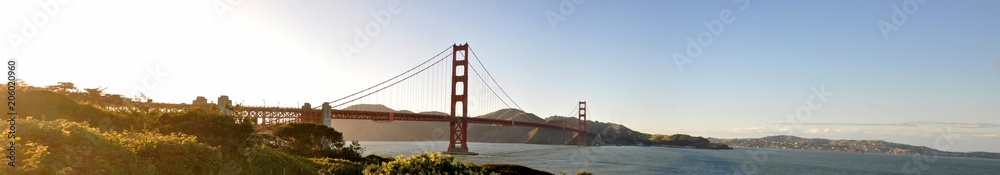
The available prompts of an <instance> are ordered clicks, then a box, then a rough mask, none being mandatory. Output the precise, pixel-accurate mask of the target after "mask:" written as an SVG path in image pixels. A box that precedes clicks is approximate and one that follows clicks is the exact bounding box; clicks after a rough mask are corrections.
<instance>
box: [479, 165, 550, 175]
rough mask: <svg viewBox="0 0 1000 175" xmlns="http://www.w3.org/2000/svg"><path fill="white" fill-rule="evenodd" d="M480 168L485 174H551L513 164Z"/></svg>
mask: <svg viewBox="0 0 1000 175" xmlns="http://www.w3.org/2000/svg"><path fill="white" fill-rule="evenodd" d="M481 166H482V167H483V169H485V170H486V171H487V172H491V173H498V174H519V175H552V173H549V172H545V171H540V170H536V169H534V168H530V167H526V166H521V165H514V164H483V165H481Z"/></svg>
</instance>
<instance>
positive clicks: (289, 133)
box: [262, 123, 364, 161]
mask: <svg viewBox="0 0 1000 175" xmlns="http://www.w3.org/2000/svg"><path fill="white" fill-rule="evenodd" d="M262 138H264V139H265V143H267V144H268V145H270V146H271V147H275V148H280V149H281V150H282V151H285V152H287V153H291V154H294V155H299V156H304V157H329V158H341V159H347V160H352V161H358V160H361V152H363V151H364V148H362V147H361V145H360V144H358V142H357V141H354V142H352V143H351V144H350V145H344V137H343V134H342V133H340V132H337V130H335V129H333V128H330V127H327V126H325V125H320V124H313V123H289V124H284V125H281V126H278V127H277V128H275V129H274V132H273V133H271V134H270V135H264V136H262Z"/></svg>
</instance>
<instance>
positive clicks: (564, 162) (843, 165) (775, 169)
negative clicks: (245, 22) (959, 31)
mask: <svg viewBox="0 0 1000 175" xmlns="http://www.w3.org/2000/svg"><path fill="white" fill-rule="evenodd" d="M447 143H448V142H447V141H424V142H374V141H369V142H361V145H362V146H364V147H366V149H365V154H376V155H383V156H398V155H403V156H409V155H413V154H419V153H423V152H438V151H441V150H444V149H445V146H446V145H447ZM469 148H470V151H473V152H477V153H479V155H475V156H455V157H456V159H458V160H460V161H462V162H470V163H476V164H485V163H512V164H519V165H524V166H528V167H531V168H535V169H540V170H545V171H548V172H552V173H555V174H558V173H559V172H566V173H567V174H573V173H575V172H577V171H580V170H586V171H590V172H594V173H596V174H1000V160H996V159H979V158H958V157H944V156H930V155H925V156H913V155H892V154H871V153H841V152H822V151H801V150H776V149H754V148H737V149H733V150H701V149H683V148H666V147H637V146H602V147H580V146H566V145H535V144H511V143H469Z"/></svg>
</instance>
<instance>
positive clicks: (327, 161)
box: [309, 157, 365, 174]
mask: <svg viewBox="0 0 1000 175" xmlns="http://www.w3.org/2000/svg"><path fill="white" fill-rule="evenodd" d="M309 160H312V161H313V162H316V163H317V164H319V166H320V167H321V168H320V170H319V174H361V173H362V171H364V169H365V166H364V165H362V164H360V163H355V162H351V161H349V160H344V159H331V158H327V157H324V158H312V159H309Z"/></svg>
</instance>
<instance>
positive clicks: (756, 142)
mask: <svg viewBox="0 0 1000 175" xmlns="http://www.w3.org/2000/svg"><path fill="white" fill-rule="evenodd" d="M709 140H710V141H711V142H713V143H724V144H728V145H732V146H736V147H749V148H776V149H801V150H814V151H835V152H855V153H886V154H908V155H920V154H928V155H939V156H954V157H975V158H993V159H1000V153H988V152H967V153H962V152H948V151H941V150H937V149H933V148H928V147H925V146H913V145H907V144H901V143H893V142H886V141H882V140H829V139H815V138H801V137H796V136H788V135H781V136H768V137H762V138H746V139H715V138H710V139H709Z"/></svg>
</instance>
